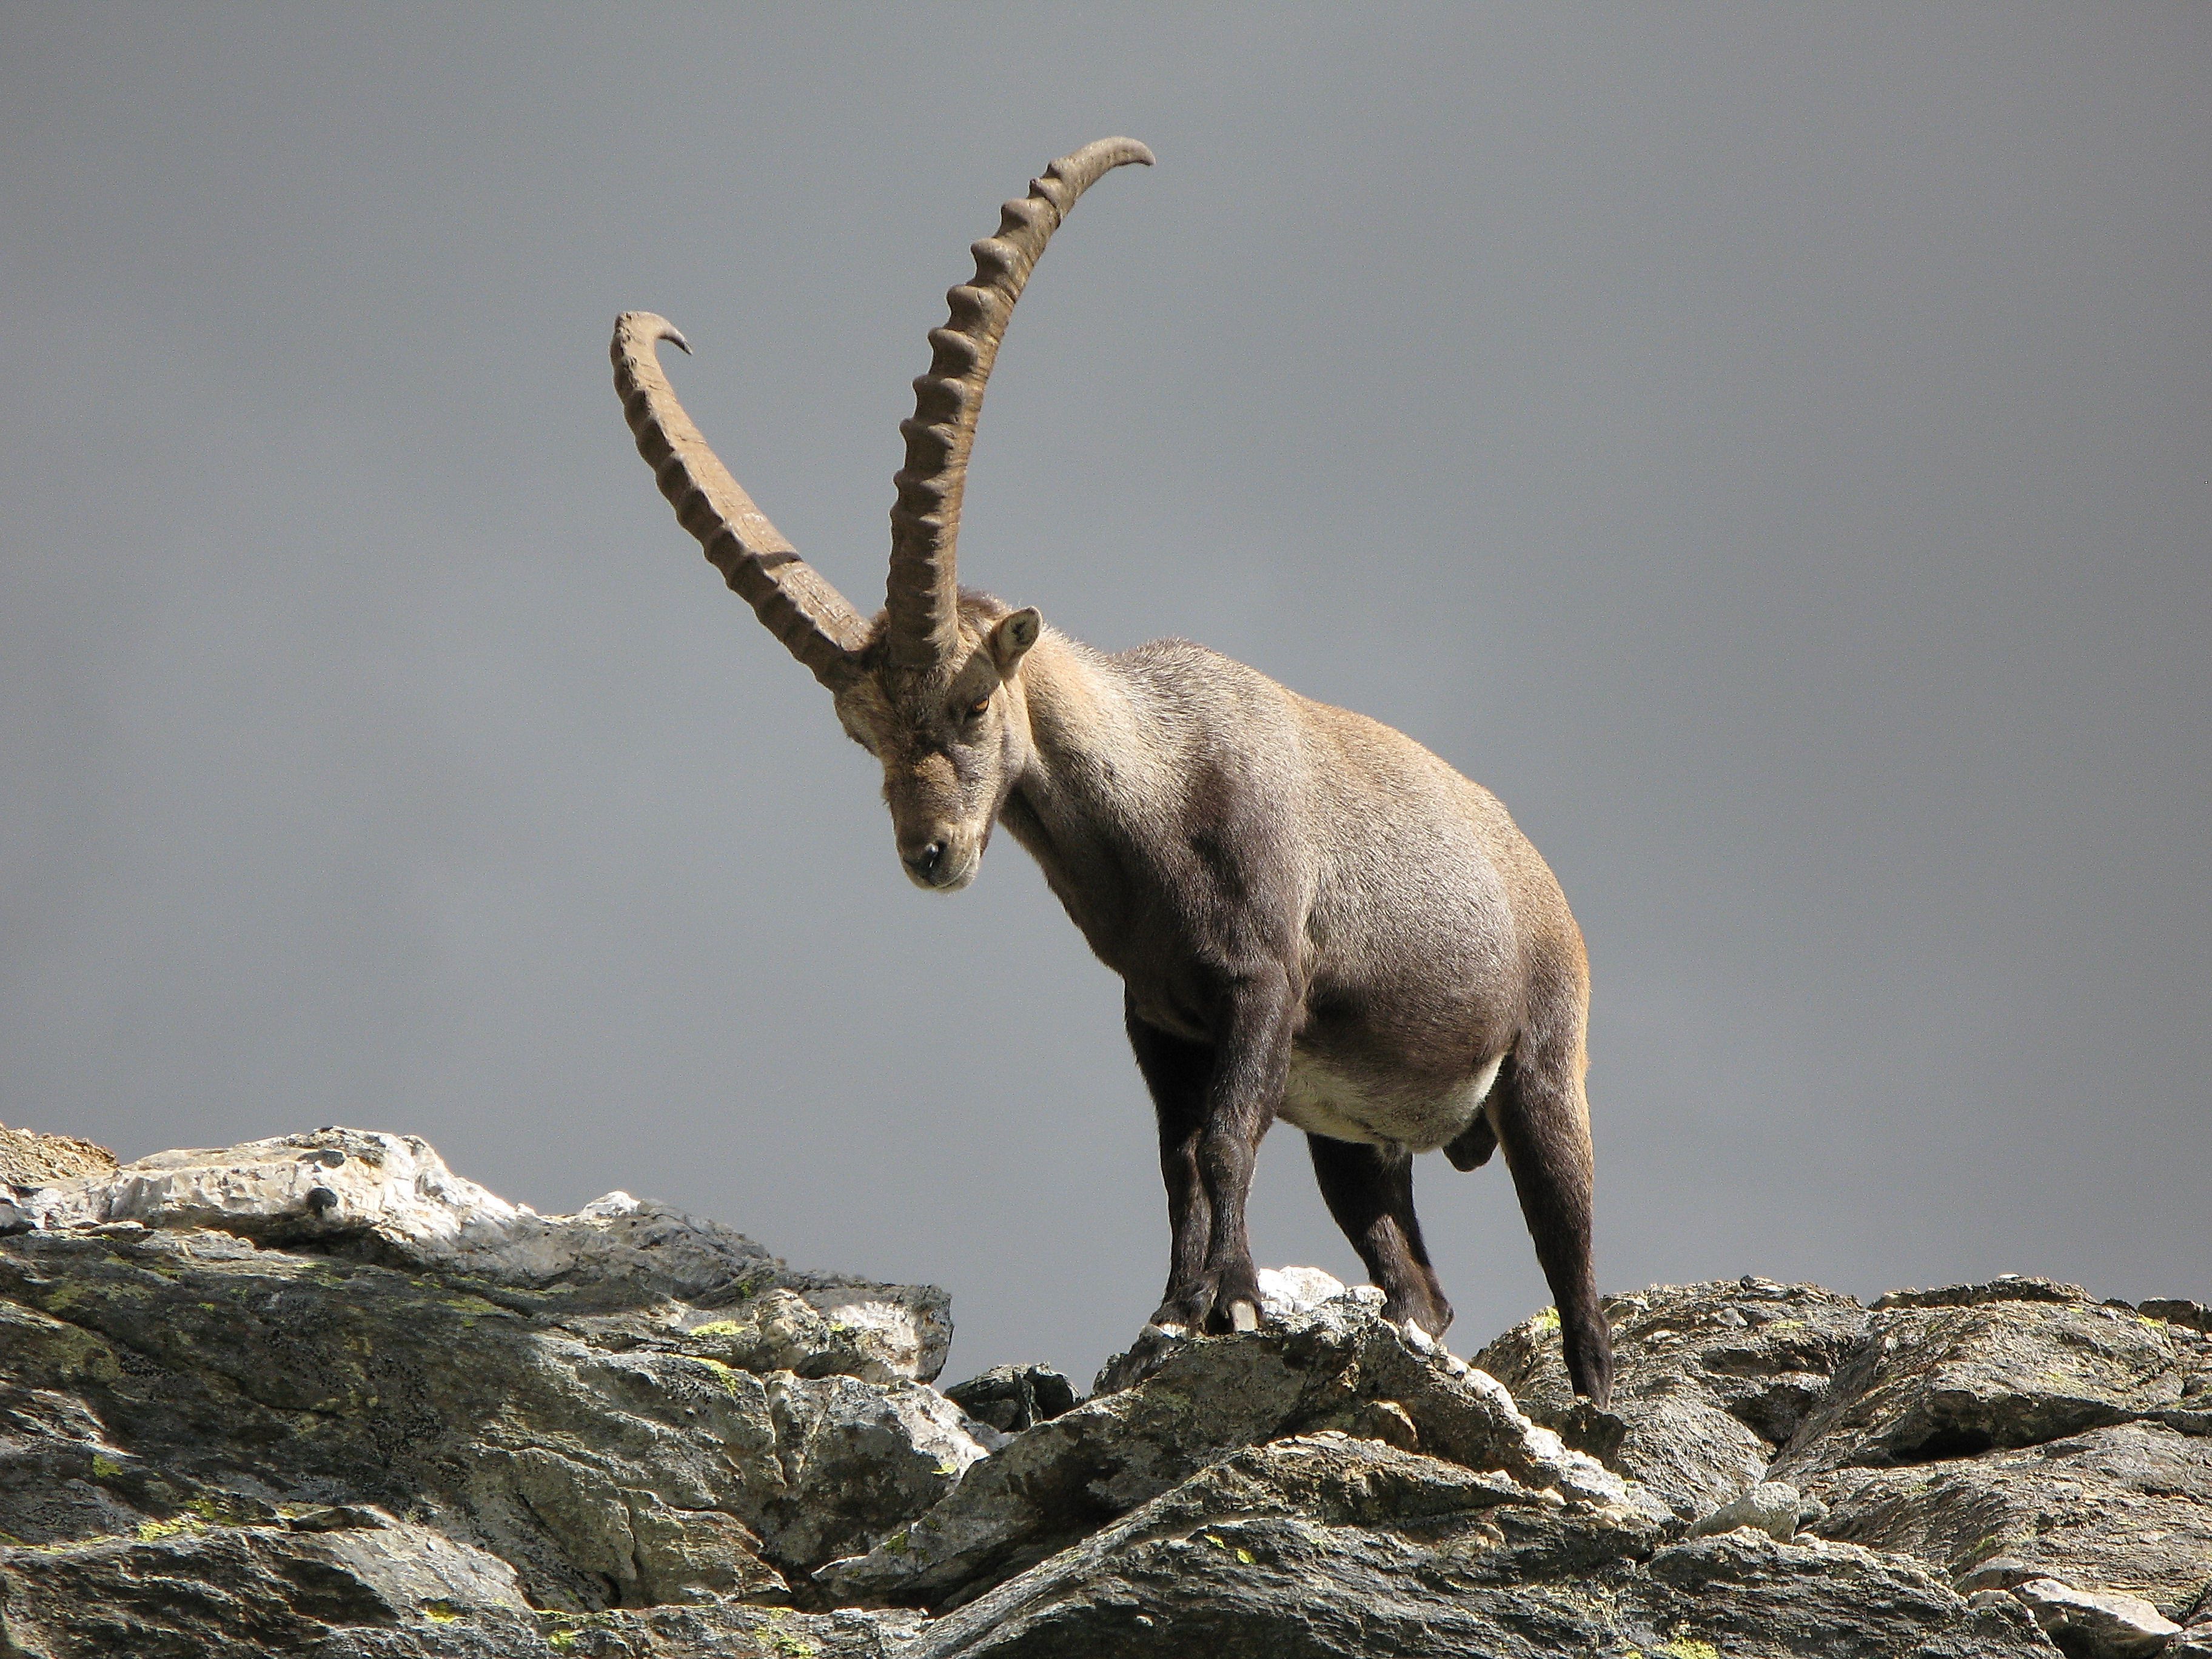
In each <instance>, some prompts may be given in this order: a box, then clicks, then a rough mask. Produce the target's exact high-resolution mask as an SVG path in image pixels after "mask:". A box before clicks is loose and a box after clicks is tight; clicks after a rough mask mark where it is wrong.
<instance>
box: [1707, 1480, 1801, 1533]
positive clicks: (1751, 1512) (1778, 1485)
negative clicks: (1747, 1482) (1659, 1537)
mask: <svg viewBox="0 0 2212 1659" xmlns="http://www.w3.org/2000/svg"><path fill="white" fill-rule="evenodd" d="M1804 1509H1805V1500H1804V1498H1802V1496H1801V1495H1800V1494H1799V1492H1798V1491H1797V1488H1796V1487H1795V1486H1791V1485H1790V1483H1789V1482H1788V1481H1786V1480H1762V1481H1760V1482H1759V1484H1758V1485H1757V1486H1753V1488H1752V1489H1751V1490H1750V1491H1749V1492H1743V1493H1741V1494H1739V1495H1738V1496H1736V1497H1735V1498H1730V1499H1729V1501H1728V1502H1727V1503H1725V1504H1722V1505H1721V1506H1720V1507H1719V1508H1718V1509H1717V1510H1711V1511H1710V1512H1708V1513H1707V1514H1705V1515H1703V1516H1699V1519H1698V1523H1697V1525H1695V1526H1694V1527H1692V1528H1690V1535H1691V1536H1692V1537H1693V1538H1704V1537H1709V1536H1711V1535H1712V1534H1717V1533H1723V1532H1734V1531H1735V1529H1736V1528H1739V1527H1749V1528H1752V1529H1753V1530H1754V1531H1757V1532H1763V1533H1765V1534H1766V1535H1767V1536H1768V1537H1770V1538H1773V1539H1777V1540H1779V1541H1781V1542H1783V1543H1784V1544H1786V1543H1788V1542H1789V1541H1790V1540H1791V1539H1793V1538H1795V1537H1796V1535H1797V1526H1798V1522H1799V1520H1800V1518H1801V1517H1802V1515H1803V1513H1804Z"/></svg>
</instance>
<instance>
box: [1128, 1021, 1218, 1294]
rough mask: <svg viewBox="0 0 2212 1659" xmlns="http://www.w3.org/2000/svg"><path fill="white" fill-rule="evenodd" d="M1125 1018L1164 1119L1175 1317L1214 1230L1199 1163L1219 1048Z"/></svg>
mask: <svg viewBox="0 0 2212 1659" xmlns="http://www.w3.org/2000/svg"><path fill="white" fill-rule="evenodd" d="M1123 1020H1124V1024H1126V1025H1127V1028H1128V1032H1129V1046H1130V1048H1133V1050H1135V1052H1136V1055H1137V1069H1138V1070H1139V1072H1140V1073H1143V1074H1144V1079H1145V1087H1146V1089H1147V1090H1149V1091H1151V1092H1152V1110H1153V1112H1154V1113H1155V1115H1157V1116H1158V1119H1159V1129H1160V1175H1161V1176H1162V1178H1163V1179H1164V1181H1165V1182H1167V1189H1168V1230H1169V1243H1168V1284H1167V1290H1166V1292H1165V1293H1164V1295H1163V1297H1161V1301H1160V1312H1159V1313H1158V1314H1155V1315H1154V1316H1153V1317H1154V1318H1155V1319H1156V1320H1157V1319H1158V1318H1159V1317H1161V1316H1162V1315H1170V1310H1172V1309H1173V1308H1174V1306H1175V1305H1176V1304H1177V1303H1180V1302H1182V1300H1183V1299H1185V1298H1186V1297H1188V1296H1189V1295H1190V1294H1191V1292H1192V1291H1193V1290H1194V1288H1195V1287H1196V1286H1197V1285H1198V1283H1199V1281H1200V1278H1201V1276H1202V1275H1203V1274H1204V1273H1205V1271H1206V1239H1207V1237H1208V1236H1209V1235H1210V1234H1211V1233H1212V1230H1213V1206H1212V1204H1211V1203H1210V1202H1209V1201H1208V1200H1207V1199H1206V1183H1205V1182H1204V1180H1203V1179H1202V1178H1201V1177H1200V1171H1199V1164H1198V1145H1199V1137H1200V1134H1201V1133H1202V1132H1203V1131H1204V1129H1205V1127H1206V1084H1207V1082H1208V1081H1209V1080H1210V1079H1212V1076H1213V1050H1212V1048H1210V1047H1209V1046H1207V1045H1206V1044H1205V1043H1202V1042H1188V1041H1187V1040H1186V1039H1184V1038H1182V1037H1178V1036H1170V1035H1169V1034H1168V1033H1167V1032H1165V1031H1163V1030H1158V1029H1157V1028H1156V1027H1153V1026H1150V1025H1146V1024H1144V1023H1143V1022H1142V1021H1140V1020H1139V1019H1138V1018H1137V1017H1136V1015H1135V1014H1134V1013H1133V1012H1129V1011H1128V1008H1127V999H1126V998H1124V999H1123Z"/></svg>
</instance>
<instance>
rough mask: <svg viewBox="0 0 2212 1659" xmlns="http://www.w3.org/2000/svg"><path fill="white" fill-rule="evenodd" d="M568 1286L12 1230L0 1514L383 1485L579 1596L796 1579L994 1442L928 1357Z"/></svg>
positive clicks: (161, 1510) (52, 1527)
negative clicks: (771, 1348)
mask: <svg viewBox="0 0 2212 1659" xmlns="http://www.w3.org/2000/svg"><path fill="white" fill-rule="evenodd" d="M569 1305H571V1304H570V1301H569V1300H568V1299H567V1298H562V1297H552V1296H543V1295H538V1294H536V1293H532V1292H530V1291H521V1290H518V1289H515V1288H513V1287H511V1286H501V1285H495V1284H492V1283H491V1282H490V1281H488V1280H484V1279H473V1278H468V1277H464V1276H460V1275H453V1276H446V1275H440V1274H435V1273H418V1272H408V1271H402V1270H399V1269H398V1268H395V1267H386V1266H378V1265H374V1264H371V1263H368V1262H363V1261H354V1260H349V1259H347V1258H344V1257H331V1256H326V1255H317V1254H311V1253H305V1252H302V1251H301V1250H298V1249H290V1250H287V1249H264V1248H259V1247H257V1246H256V1245H255V1244H254V1243H252V1242H250V1241H248V1240H246V1239H244V1238H241V1237H236V1236H234V1235H233V1234H231V1233H228V1232H210V1231H167V1230H161V1231H149V1230H147V1229H145V1228H143V1227H140V1226H137V1225H116V1224H106V1225H101V1226H100V1227H98V1228H94V1229H82V1228H80V1229H72V1230H62V1231H51V1230H42V1231H32V1232H28V1233H24V1234H21V1235H18V1236H16V1237H11V1238H6V1239H0V1533H5V1534H9V1535H10V1536H12V1537H13V1538H14V1539H15V1540H17V1541H20V1542H21V1543H24V1544H29V1545H50V1544H64V1543H76V1542H81V1541H90V1540H93V1539H95V1538H99V1537H101V1536H112V1535H115V1534H123V1535H126V1536H127V1535H130V1534H133V1533H135V1531H136V1530H137V1528H141V1527H143V1526H147V1525H155V1526H161V1525H167V1524H170V1523H172V1522H176V1521H179V1519H181V1518H183V1517H185V1516H193V1515H201V1514H204V1515H206V1516H213V1517H216V1518H217V1519H224V1520H228V1519H230V1518H232V1517H241V1518H246V1519H251V1518H252V1516H255V1515H257V1514H258V1513H260V1512H261V1511H263V1510H270V1511H271V1512H273V1510H271V1506H276V1505H282V1504H325V1505H327V1504H376V1505H382V1506H384V1507H386V1508H388V1509H390V1510H392V1511H393V1512H394V1513H397V1514H401V1515H404V1516H406V1517H407V1518H408V1519H410V1520H411V1521H419V1522H422V1523H424V1524H428V1525H432V1526H435V1527H437V1528H440V1529H441V1530H443V1531H445V1532H447V1534H450V1535H452V1536H453V1537H455V1538H457V1539H461V1540H465V1541H469V1542H470V1543H471V1544H472V1545H474V1546H477V1547H483V1548H486V1549H489V1550H490V1551H492V1552H493V1553H495V1554H497V1555H499V1556H501V1558H502V1559H506V1560H507V1561H508V1562H510V1563H511V1564H512V1565H513V1567H514V1569H515V1570H516V1571H518V1572H519V1573H520V1577H521V1581H522V1583H523V1584H524V1586H525V1588H526V1590H527V1592H528V1594H529V1595H531V1597H532V1599H533V1600H534V1601H537V1602H538V1603H539V1604H540V1605H543V1606H547V1607H565V1608H570V1609H574V1610H578V1611H586V1610H590V1609H593V1608H598V1607H605V1606H607V1605H609V1604H611V1603H615V1604H629V1605H636V1604H641V1603H646V1602H651V1601H665V1600H667V1599H669V1598H671V1597H672V1596H675V1595H681V1594H685V1593H689V1592H691V1591H694V1590H705V1591H735V1592H739V1593H744V1594H750V1595H780V1594H781V1590H782V1586H783V1583H784V1578H785V1576H787V1575H793V1574H797V1575H804V1574H805V1572H807V1571H810V1570H811V1568H813V1567H814V1566H815V1565H818V1564H819V1563H820V1562H821V1561H822V1560H823V1559H825V1558H826V1557H828V1556H830V1555H835V1554H843V1553H850V1552H852V1551H854V1550H855V1549H859V1548H862V1547H866V1544H867V1543H868V1542H869V1541H871V1540H872V1538H873V1537H875V1536H877V1535H878V1534H881V1533H882V1532H884V1531H886V1530H888V1529H890V1528H892V1527H895V1526H896V1525H898V1524H900V1523H901V1522H904V1521H906V1520H908V1519H910V1518H911V1517H913V1516H916V1515H918V1514H920V1513H921V1512H922V1511H923V1510H926V1509H927V1507H928V1506H929V1505H930V1504H933V1502H935V1501H936V1500H937V1499H939V1498H941V1497H943V1496H944V1494H945V1492H949V1491H950V1490H951V1489H952V1488H953V1487H954V1486H956V1485H957V1483H958V1481H959V1479H960V1475H961V1473H962V1471H963V1469H964V1468H966V1467H967V1466H968V1465H969V1464H970V1463H972V1462H974V1461H975V1459H976V1458H978V1457H980V1456H981V1455H983V1448H982V1447H981V1445H980V1444H979V1443H976V1442H975V1439H974V1438H973V1437H971V1436H969V1434H968V1433H967V1432H966V1428H965V1421H964V1419H963V1418H962V1417H961V1416H960V1414H959V1413H958V1412H957V1409H956V1408H954V1407H951V1405H949V1404H948V1403H947V1402H945V1401H944V1400H943V1399H942V1398H941V1397H940V1396H939V1395H935V1394H934V1393H933V1392H932V1391H931V1390H929V1389H927V1388H924V1387H922V1386H921V1385H920V1384H918V1383H890V1384H875V1383H866V1382H863V1381H860V1380H859V1379H856V1378H850V1377H838V1376H833V1377H823V1378H806V1377H800V1376H793V1375H792V1374H790V1373H787V1372H778V1373H773V1374H770V1375H769V1376H757V1375H755V1374H753V1373H751V1372H749V1371H744V1370H738V1369H736V1368H734V1367H733V1366H732V1365H730V1364H727V1363H726V1362H725V1361H722V1360H720V1359H718V1358H715V1357H714V1355H713V1354H712V1353H711V1352H693V1351H692V1350H691V1348H690V1346H687V1345H688V1344H690V1341H691V1338H690V1334H689V1333H687V1332H686V1331H685V1329H684V1328H683V1325H682V1323H681V1321H680V1319H674V1318H671V1316H670V1315H669V1313H668V1311H667V1310H666V1308H665V1305H653V1306H649V1307H647V1308H646V1309H643V1310H638V1311H637V1312H635V1313H634V1314H633V1315H630V1316H626V1317H619V1318H618V1317H617V1316H611V1315H597V1316H566V1315H565V1313H564V1310H565V1309H566V1308H567V1307H568V1306H569ZM710 1345H711V1343H710V1342H709V1343H708V1344H707V1345H702V1346H710Z"/></svg>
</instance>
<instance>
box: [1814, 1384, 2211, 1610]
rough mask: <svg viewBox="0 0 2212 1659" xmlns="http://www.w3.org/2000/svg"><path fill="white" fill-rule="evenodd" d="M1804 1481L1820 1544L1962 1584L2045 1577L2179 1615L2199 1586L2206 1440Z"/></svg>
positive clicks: (2207, 1547)
mask: <svg viewBox="0 0 2212 1659" xmlns="http://www.w3.org/2000/svg"><path fill="white" fill-rule="evenodd" d="M1814 1486H1815V1490H1816V1491H1817V1492H1818V1493H1819V1495H1820V1497H1821V1498H1823V1499H1825V1500H1826V1503H1827V1504H1828V1513H1827V1515H1826V1516H1824V1517H1822V1519H1821V1520H1820V1521H1819V1522H1816V1523H1815V1524H1814V1530H1815V1531H1817V1532H1818V1533H1820V1534H1821V1535H1822V1536H1823V1537H1828V1538H1838V1539H1848V1540H1850V1541H1853V1542H1855V1543H1860V1544H1865V1545H1869V1546H1871V1547H1875V1548H1877V1549H1885V1550H1898V1551H1902V1552H1904V1553H1907V1554H1910V1555H1913V1556H1917V1557H1918V1558H1919V1559H1921V1560H1923V1561H1925V1562H1927V1563H1929V1565H1931V1566H1933V1567H1935V1568H1936V1569H1937V1570H1938V1571H1942V1573H1944V1574H1945V1575H1946V1576H1947V1577H1949V1578H1950V1579H1951V1580H1952V1581H1953V1582H1954V1583H1955V1584H1957V1585H1958V1586H1959V1587H1960V1588H1961V1589H1967V1590H1974V1589H2009V1588H2010V1587H2012V1586H2014V1585H2015V1584H2020V1583H2025V1582H2027V1580H2028V1579H2031V1578H2041V1577H2055V1578H2060V1579H2063V1580H2064V1581H2065V1582H2066V1583H2070V1584H2076V1585H2079V1586H2081V1587H2082V1588H2083V1589H2094V1590H2099V1591H2104V1590H2110V1591H2112V1592H2115V1593H2118V1594H2124V1595H2136V1596H2142V1597H2144V1598H2146V1599H2148V1600H2149V1601H2153V1602H2154V1603H2156V1604H2157V1605H2158V1606H2159V1607H2160V1609H2161V1610H2162V1611H2164V1612H2165V1613H2166V1614H2167V1615H2168V1616H2170V1617H2172V1618H2175V1619H2177V1620H2179V1619H2184V1618H2185V1616H2186V1614H2187V1612H2188V1609H2189V1607H2190V1606H2191V1603H2192V1602H2193V1601H2195V1600H2196V1598H2197V1595H2198V1594H2199V1593H2200V1592H2201V1591H2202V1590H2203V1589H2204V1587H2205V1584H2206V1583H2207V1581H2208V1580H2212V1440H2207V1439H2205V1438H2203V1437H2197V1436H2189V1435H2182V1434H2177V1433H2176V1432H2175V1431H2172V1429H2169V1428H2166V1427H2165V1426H2164V1425H2160V1424H2155V1423H2128V1424H2120V1425H2115V1426H2113V1427H2111V1428H2104V1429H2093V1430H2091V1431H2089V1432H2088V1433H2087V1434H2083V1435H2076V1436H2070V1437H2068V1438H2066V1439H2063V1440H2057V1441H2053V1442H2051V1443H2050V1444H2048V1445H2043V1446H2033V1447H2027V1448H2022V1449H2015V1450H2009V1451H2003V1452H1992V1453H1987V1454H1984V1455H1982V1456H1979V1457H1972V1458H1949V1459H1945V1460H1943V1461H1941V1462H1932V1463H1923V1464H1917V1465H1913V1466H1911V1467H1908V1468H1890V1469H1862V1468H1844V1469H1840V1470H1837V1471H1835V1472H1833V1473H1831V1474H1823V1475H1820V1476H1817V1477H1815V1480H1814Z"/></svg>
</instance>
